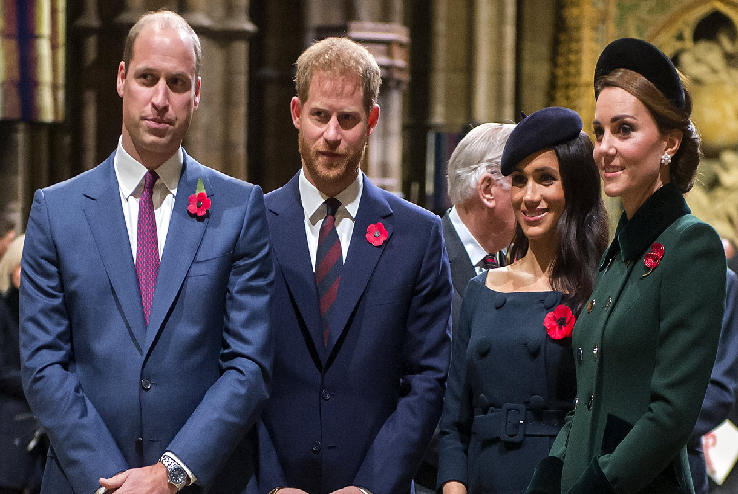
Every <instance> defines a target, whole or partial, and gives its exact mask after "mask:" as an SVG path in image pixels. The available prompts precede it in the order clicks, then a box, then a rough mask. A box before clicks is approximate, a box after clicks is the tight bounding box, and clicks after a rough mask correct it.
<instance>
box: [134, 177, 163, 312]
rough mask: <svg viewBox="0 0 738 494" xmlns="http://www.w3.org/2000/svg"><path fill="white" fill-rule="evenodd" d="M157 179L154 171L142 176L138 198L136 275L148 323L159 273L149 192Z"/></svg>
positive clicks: (157, 248)
mask: <svg viewBox="0 0 738 494" xmlns="http://www.w3.org/2000/svg"><path fill="white" fill-rule="evenodd" d="M158 179H159V175H157V174H156V172H151V171H150V172H148V173H146V175H145V176H144V187H143V192H141V198H140V199H139V200H138V227H137V232H136V276H137V277H138V288H139V290H140V291H141V303H142V304H143V312H144V318H145V319H146V324H148V323H149V314H150V313H151V303H152V302H153V300H154V288H156V276H157V274H158V273H159V237H158V236H157V233H156V219H155V218H154V202H153V201H152V199H151V194H152V192H153V191H154V184H155V183H156V181H157V180H158Z"/></svg>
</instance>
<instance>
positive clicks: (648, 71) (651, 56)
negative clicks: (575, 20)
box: [594, 38, 686, 110]
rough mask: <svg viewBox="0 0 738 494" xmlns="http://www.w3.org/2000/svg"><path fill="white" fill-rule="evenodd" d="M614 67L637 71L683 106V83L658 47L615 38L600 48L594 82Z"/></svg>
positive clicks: (669, 98)
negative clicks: (602, 48) (603, 47)
mask: <svg viewBox="0 0 738 494" xmlns="http://www.w3.org/2000/svg"><path fill="white" fill-rule="evenodd" d="M615 69H628V70H632V71H633V72H638V73H639V74H641V75H642V76H643V77H645V78H646V79H647V80H648V81H649V82H651V84H653V85H654V86H656V88H658V90H659V91H661V92H662V93H663V94H664V96H666V98H667V99H668V100H669V101H671V102H672V104H674V105H675V106H676V107H677V108H679V109H681V110H684V108H685V107H686V103H685V100H684V87H682V80H681V79H680V78H679V73H678V72H677V70H676V67H674V64H673V63H672V62H671V59H669V57H667V56H666V55H665V54H664V53H663V52H662V51H661V50H659V49H658V48H656V47H655V46H653V45H652V44H651V43H648V42H647V41H643V40H642V39H637V38H621V39H616V40H615V41H613V42H612V43H610V44H609V45H607V46H606V47H605V49H604V50H602V53H601V54H600V58H599V60H597V66H596V67H595V73H594V82H595V83H596V82H597V79H599V78H600V77H601V76H603V75H607V74H609V73H610V72H612V71H613V70H615Z"/></svg>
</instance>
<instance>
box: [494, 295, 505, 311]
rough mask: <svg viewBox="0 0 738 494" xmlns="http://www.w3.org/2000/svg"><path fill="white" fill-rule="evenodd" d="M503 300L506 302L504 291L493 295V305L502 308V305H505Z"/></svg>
mask: <svg viewBox="0 0 738 494" xmlns="http://www.w3.org/2000/svg"><path fill="white" fill-rule="evenodd" d="M505 302H507V297H506V296H505V294H504V293H498V294H497V295H496V296H495V307H496V308H497V309H502V306H503V305H505Z"/></svg>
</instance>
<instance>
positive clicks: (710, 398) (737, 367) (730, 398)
mask: <svg viewBox="0 0 738 494" xmlns="http://www.w3.org/2000/svg"><path fill="white" fill-rule="evenodd" d="M736 391H738V277H737V276H736V274H735V272H733V270H732V269H728V271H727V273H726V276H725V312H724V313H723V325H722V328H721V329H720V343H718V348H717V355H716V356H715V364H714V365H713V367H712V373H711V374H710V384H708V385H707V391H706V392H705V399H704V401H703V402H702V409H701V410H700V415H699V417H697V423H696V424H695V426H694V430H693V431H692V437H691V438H690V440H689V443H688V444H687V453H688V454H689V466H690V469H691V470H692V483H693V484H694V491H695V493H696V494H707V491H708V482H707V470H706V466H705V457H704V454H703V451H702V436H704V435H705V434H707V433H708V432H710V431H711V430H712V429H714V428H715V427H717V426H718V425H720V424H721V423H722V422H723V420H725V419H726V418H728V416H729V415H730V411H731V410H732V408H733V406H734V405H735V400H736Z"/></svg>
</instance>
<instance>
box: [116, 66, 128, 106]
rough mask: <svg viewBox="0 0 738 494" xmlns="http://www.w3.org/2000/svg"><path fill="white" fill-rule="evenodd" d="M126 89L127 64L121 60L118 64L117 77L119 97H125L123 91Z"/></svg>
mask: <svg viewBox="0 0 738 494" xmlns="http://www.w3.org/2000/svg"><path fill="white" fill-rule="evenodd" d="M125 88H126V63H125V62H123V61H122V60H121V62H120V63H119V64H118V76H117V77H116V89H117V90H118V96H120V97H121V98H122V97H123V90H124V89H125Z"/></svg>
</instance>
